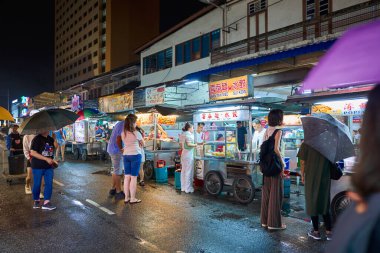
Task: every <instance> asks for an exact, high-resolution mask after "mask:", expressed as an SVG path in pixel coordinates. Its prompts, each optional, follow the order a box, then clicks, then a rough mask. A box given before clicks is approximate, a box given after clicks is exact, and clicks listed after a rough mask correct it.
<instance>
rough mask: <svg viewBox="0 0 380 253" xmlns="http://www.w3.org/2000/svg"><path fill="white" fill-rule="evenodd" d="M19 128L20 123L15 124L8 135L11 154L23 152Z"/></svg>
mask: <svg viewBox="0 0 380 253" xmlns="http://www.w3.org/2000/svg"><path fill="white" fill-rule="evenodd" d="M17 129H18V125H13V127H12V132H11V133H10V134H9V136H8V138H9V142H10V147H9V148H10V149H9V150H10V154H11V155H21V154H22V153H23V146H22V138H21V135H20V134H19V132H17Z"/></svg>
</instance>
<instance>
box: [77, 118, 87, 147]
mask: <svg viewBox="0 0 380 253" xmlns="http://www.w3.org/2000/svg"><path fill="white" fill-rule="evenodd" d="M87 134H88V132H87V121H85V120H81V121H77V122H75V123H74V140H75V141H76V142H80V143H85V142H86V140H87Z"/></svg>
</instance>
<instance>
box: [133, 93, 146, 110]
mask: <svg viewBox="0 0 380 253" xmlns="http://www.w3.org/2000/svg"><path fill="white" fill-rule="evenodd" d="M144 106H145V90H144V89H136V90H134V91H133V107H134V108H136V107H144Z"/></svg>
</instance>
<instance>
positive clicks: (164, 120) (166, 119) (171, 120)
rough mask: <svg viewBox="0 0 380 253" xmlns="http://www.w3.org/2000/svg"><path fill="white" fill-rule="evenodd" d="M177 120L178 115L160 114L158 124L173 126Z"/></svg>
mask: <svg viewBox="0 0 380 253" xmlns="http://www.w3.org/2000/svg"><path fill="white" fill-rule="evenodd" d="M176 122H177V116H162V115H160V116H158V124H160V125H170V126H173V125H175V123H176Z"/></svg>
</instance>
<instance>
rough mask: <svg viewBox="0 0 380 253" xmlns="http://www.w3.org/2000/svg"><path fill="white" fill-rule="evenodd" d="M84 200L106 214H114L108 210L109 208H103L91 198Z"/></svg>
mask: <svg viewBox="0 0 380 253" xmlns="http://www.w3.org/2000/svg"><path fill="white" fill-rule="evenodd" d="M86 202H87V203H90V204H91V205H93V206H95V207H97V208H99V209H100V210H102V211H103V212H105V213H107V214H109V215H114V214H115V213H114V212H112V211H111V210H109V209H107V208H105V207H103V206H101V205H99V204H98V203H96V202H95V201H93V200H91V199H86Z"/></svg>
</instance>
